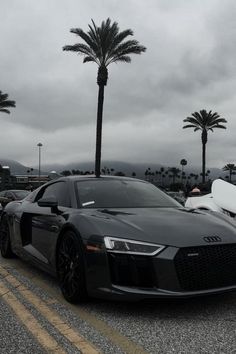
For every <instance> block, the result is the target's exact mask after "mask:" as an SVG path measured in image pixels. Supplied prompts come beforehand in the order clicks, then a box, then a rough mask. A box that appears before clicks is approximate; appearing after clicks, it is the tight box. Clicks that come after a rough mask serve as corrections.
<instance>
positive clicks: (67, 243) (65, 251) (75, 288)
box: [57, 231, 88, 303]
mask: <svg viewBox="0 0 236 354" xmlns="http://www.w3.org/2000/svg"><path fill="white" fill-rule="evenodd" d="M57 274H58V279H59V284H60V288H61V291H62V294H63V296H64V298H65V299H66V300H67V301H68V302H71V303H78V302H84V301H86V300H87V299H88V294H87V289H86V279H85V267H84V256H83V251H82V244H81V241H80V239H79V238H78V236H77V235H76V234H75V233H74V232H73V231H67V232H66V233H65V234H64V235H63V237H62V239H61V241H60V244H59V247H58V251H57Z"/></svg>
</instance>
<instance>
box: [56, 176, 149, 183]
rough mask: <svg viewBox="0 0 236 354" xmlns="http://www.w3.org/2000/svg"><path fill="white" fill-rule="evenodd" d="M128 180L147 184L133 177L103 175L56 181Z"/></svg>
mask: <svg viewBox="0 0 236 354" xmlns="http://www.w3.org/2000/svg"><path fill="white" fill-rule="evenodd" d="M93 179H94V180H95V179H97V180H102V179H103V180H106V179H107V180H108V179H109V180H111V179H113V180H122V181H123V180H126V181H140V182H146V183H148V182H147V181H144V180H142V179H138V178H132V177H126V176H110V175H101V176H100V177H96V176H95V175H74V176H65V177H60V178H58V179H56V180H54V181H59V180H72V181H83V180H93Z"/></svg>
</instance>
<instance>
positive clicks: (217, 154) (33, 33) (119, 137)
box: [0, 0, 236, 166]
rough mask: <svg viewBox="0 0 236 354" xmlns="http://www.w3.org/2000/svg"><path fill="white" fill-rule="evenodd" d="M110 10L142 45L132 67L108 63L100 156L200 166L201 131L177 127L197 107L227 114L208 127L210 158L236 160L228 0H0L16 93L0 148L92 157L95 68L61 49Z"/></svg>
mask: <svg viewBox="0 0 236 354" xmlns="http://www.w3.org/2000/svg"><path fill="white" fill-rule="evenodd" d="M109 16H110V17H111V18H112V20H116V21H117V22H118V23H119V26H120V29H121V30H123V29H125V28H132V29H133V30H134V36H135V38H136V39H138V40H139V41H140V43H142V44H143V45H145V46H146V47H147V52H146V53H145V54H142V55H141V56H133V57H132V63H131V64H118V65H113V66H110V67H109V81H108V85H107V87H106V90H105V105H104V130H103V150H102V151H103V157H104V158H107V159H110V160H111V159H117V160H122V159H123V160H127V161H140V160H142V161H149V162H159V163H166V164H167V165H173V164H175V162H176V163H178V162H179V160H180V159H181V158H182V157H186V158H188V159H189V161H194V164H195V165H196V164H200V160H201V157H200V148H201V146H200V136H199V134H198V135H197V134H195V133H193V132H192V131H190V130H189V131H183V130H182V124H183V119H184V118H185V117H186V116H188V115H190V114H191V112H193V111H196V110H200V109H202V108H206V109H212V110H214V111H218V112H219V113H220V114H222V115H223V116H225V117H226V118H227V119H228V129H227V131H226V132H215V133H214V134H212V136H211V137H210V138H211V139H210V140H209V147H208V163H209V165H212V164H213V165H216V166H221V164H225V163H226V162H228V161H226V160H233V158H234V153H233V152H234V150H235V143H234V131H235V129H236V124H235V120H234V115H235V109H236V103H235V102H236V100H235V92H236V79H235V75H234V74H235V59H234V58H235V54H236V46H235V38H236V27H235V16H236V4H235V2H234V1H233V0H226V1H224V3H223V2H222V1H220V0H209V1H207V3H206V4H204V5H203V4H202V3H201V2H200V1H198V0H195V1H194V0H193V1H191V2H189V1H187V0H181V1H178V2H176V1H175V0H170V1H164V0H158V1H157V0H149V1H148V2H142V1H134V0H128V1H127V2H126V6H125V7H121V6H120V3H119V2H118V1H115V0H109V1H108V0H102V1H100V2H94V1H92V0H88V1H86V2H80V3H78V1H77V0H70V1H69V2H67V3H65V2H64V1H62V0H57V1H56V0H52V1H50V2H48V1H46V0H41V1H40V2H38V3H35V2H34V3H32V2H30V1H29V0H21V2H20V3H19V1H18V0H11V2H9V1H6V0H4V1H3V3H2V4H1V14H0V33H1V37H2V40H1V53H0V72H1V87H0V89H1V90H2V91H4V92H8V93H9V95H10V98H11V99H15V100H16V104H17V107H16V109H12V113H11V115H10V116H3V115H1V117H0V118H1V131H0V142H1V155H2V156H4V157H11V158H13V159H16V160H19V161H21V162H24V163H27V164H34V162H35V159H36V158H37V147H36V145H37V142H38V141H43V144H44V147H43V151H44V155H43V161H44V162H45V163H46V162H58V163H61V162H62V163H63V162H65V161H73V160H87V159H93V158H94V149H95V147H94V146H95V125H96V108H97V107H96V105H97V90H98V88H97V85H96V75H97V67H96V65H93V64H91V63H88V64H83V63H82V59H83V58H82V57H80V56H77V55H76V54H74V53H65V52H63V51H62V46H63V45H65V44H72V43H76V41H77V38H76V36H74V35H72V34H71V33H70V32H69V30H70V28H72V27H81V28H83V29H85V30H86V29H87V28H88V27H87V25H88V23H90V21H91V18H93V19H94V20H95V22H96V23H98V24H99V23H100V21H101V20H103V19H105V18H107V17H109Z"/></svg>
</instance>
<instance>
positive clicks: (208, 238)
mask: <svg viewBox="0 0 236 354" xmlns="http://www.w3.org/2000/svg"><path fill="white" fill-rule="evenodd" d="M203 240H204V241H206V242H208V243H210V242H221V241H222V239H221V238H220V237H219V236H206V237H203Z"/></svg>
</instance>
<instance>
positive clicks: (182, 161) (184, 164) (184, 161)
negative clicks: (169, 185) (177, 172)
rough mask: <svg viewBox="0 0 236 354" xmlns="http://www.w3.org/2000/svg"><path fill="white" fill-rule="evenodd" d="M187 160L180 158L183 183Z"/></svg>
mask: <svg viewBox="0 0 236 354" xmlns="http://www.w3.org/2000/svg"><path fill="white" fill-rule="evenodd" d="M187 163H188V162H187V160H185V159H181V160H180V165H181V166H182V172H181V183H183V176H184V166H186V165H187Z"/></svg>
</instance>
